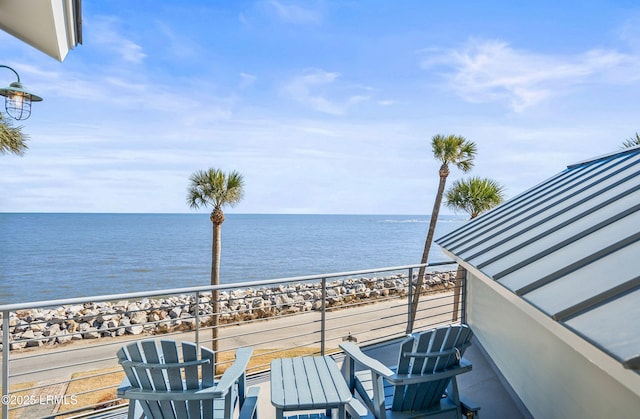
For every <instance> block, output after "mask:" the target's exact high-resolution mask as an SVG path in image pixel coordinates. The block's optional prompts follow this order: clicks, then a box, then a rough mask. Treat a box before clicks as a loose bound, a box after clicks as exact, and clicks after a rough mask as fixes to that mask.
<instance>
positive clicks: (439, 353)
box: [391, 325, 473, 411]
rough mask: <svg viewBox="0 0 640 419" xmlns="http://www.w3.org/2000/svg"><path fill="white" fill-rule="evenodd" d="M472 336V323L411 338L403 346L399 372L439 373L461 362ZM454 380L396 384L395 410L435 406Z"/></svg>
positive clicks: (419, 334)
mask: <svg viewBox="0 0 640 419" xmlns="http://www.w3.org/2000/svg"><path fill="white" fill-rule="evenodd" d="M472 336H473V333H472V332H471V329H469V327H468V326H466V325H453V326H450V327H443V328H437V329H432V330H428V331H425V332H422V333H418V334H416V335H413V336H410V337H408V338H407V339H405V340H404V341H403V342H402V343H401V345H400V354H399V358H398V367H397V374H411V375H426V374H435V373H438V372H441V371H444V370H446V369H448V368H450V367H452V366H455V365H457V364H458V363H459V360H460V357H462V355H463V354H464V351H465V349H466V348H467V347H468V346H469V344H470V341H471V337H472ZM450 381H451V378H446V379H442V380H436V381H431V382H427V383H421V384H409V385H403V386H395V390H394V396H393V402H392V405H391V410H394V411H414V410H417V411H420V410H425V409H428V408H430V407H432V406H435V405H436V404H438V403H440V399H441V397H442V394H443V393H444V391H445V389H446V388H447V385H448V384H449V382H450Z"/></svg>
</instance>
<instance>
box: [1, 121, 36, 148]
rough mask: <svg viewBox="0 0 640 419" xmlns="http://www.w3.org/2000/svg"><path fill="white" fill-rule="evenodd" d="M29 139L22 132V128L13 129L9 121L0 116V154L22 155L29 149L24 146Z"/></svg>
mask: <svg viewBox="0 0 640 419" xmlns="http://www.w3.org/2000/svg"><path fill="white" fill-rule="evenodd" d="M28 139H29V137H28V136H27V135H26V134H24V133H23V132H22V127H21V126H18V127H14V126H13V125H12V124H11V122H10V121H9V120H5V119H4V118H3V117H2V114H0V154H7V153H13V154H16V155H18V156H22V155H24V152H25V151H26V150H27V149H28V148H29V147H28V146H27V144H26V142H27V140H28Z"/></svg>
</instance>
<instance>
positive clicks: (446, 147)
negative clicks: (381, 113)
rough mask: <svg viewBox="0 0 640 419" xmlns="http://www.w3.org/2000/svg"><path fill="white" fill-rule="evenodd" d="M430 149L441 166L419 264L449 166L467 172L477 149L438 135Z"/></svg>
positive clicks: (461, 140)
mask: <svg viewBox="0 0 640 419" xmlns="http://www.w3.org/2000/svg"><path fill="white" fill-rule="evenodd" d="M431 148H432V150H433V156H434V157H435V158H436V160H439V161H440V162H441V163H442V164H441V166H440V170H439V171H438V174H439V176H440V183H439V184H438V192H437V194H436V200H435V202H434V203H433V211H432V212H431V221H430V222H429V231H428V232H427V238H426V240H425V243H424V250H423V252H422V259H421V261H420V263H422V264H425V263H427V261H428V258H429V250H430V249H431V243H432V242H433V235H434V234H435V231H436V223H437V221H438V214H439V212H440V205H441V204H442V196H443V195H444V187H445V184H446V183H447V177H448V176H449V173H450V172H449V165H450V164H451V165H454V166H455V167H457V168H458V169H460V170H462V171H463V172H468V171H469V170H471V168H472V167H473V159H474V158H475V155H476V152H477V147H476V144H475V143H474V142H472V141H468V140H467V139H465V138H464V137H461V136H457V135H448V136H444V135H440V134H438V135H436V136H434V137H433V138H432V139H431ZM424 272H425V268H424V267H421V268H420V269H419V271H418V280H417V282H416V287H415V290H416V291H415V292H414V294H413V300H412V302H411V321H410V322H409V323H408V324H407V333H411V332H412V330H413V322H414V321H415V318H416V311H417V309H418V301H420V293H421V290H422V284H423V283H424Z"/></svg>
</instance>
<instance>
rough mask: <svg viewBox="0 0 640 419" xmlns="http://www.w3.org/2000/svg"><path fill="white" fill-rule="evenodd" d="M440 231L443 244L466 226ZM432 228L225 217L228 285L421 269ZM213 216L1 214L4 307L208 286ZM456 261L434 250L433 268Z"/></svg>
mask: <svg viewBox="0 0 640 419" xmlns="http://www.w3.org/2000/svg"><path fill="white" fill-rule="evenodd" d="M464 222H465V220H464V219H462V218H461V217H453V216H448V217H447V216H444V217H441V219H440V220H439V221H438V225H437V229H436V238H437V237H439V236H440V235H443V234H446V233H448V232H450V231H452V230H453V229H455V228H457V227H459V226H461V225H463V224H464ZM428 223H429V218H428V217H426V216H406V215H281V214H277V215H275V214H274V215H272V214H226V219H225V222H224V224H223V225H222V256H221V268H220V271H221V274H220V282H221V283H232V282H245V281H257V280H265V279H275V278H285V277H291V276H300V275H315V274H321V273H329V272H342V271H353V270H361V269H370V268H382V267H389V266H399V265H407V264H414V263H419V262H420V257H421V255H422V249H423V246H424V240H425V236H426V233H427V229H428ZM211 239H212V225H211V222H210V221H209V215H208V214H49V213H0V304H7V303H20V302H28V301H40V300H50V299H58V298H70V297H82V296H92V295H101V294H113V293H125V292H135V291H149V290H157V289H166V288H181V287H191V286H199V285H207V284H209V282H210V272H211ZM445 260H447V258H446V257H445V255H444V254H443V253H442V251H441V250H440V248H439V247H438V246H437V245H435V244H434V246H433V247H432V249H431V254H430V256H429V261H430V262H432V263H433V262H438V261H445Z"/></svg>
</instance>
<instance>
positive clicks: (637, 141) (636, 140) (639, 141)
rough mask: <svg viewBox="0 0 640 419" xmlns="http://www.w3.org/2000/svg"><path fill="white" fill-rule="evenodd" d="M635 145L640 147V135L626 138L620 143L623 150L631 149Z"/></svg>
mask: <svg viewBox="0 0 640 419" xmlns="http://www.w3.org/2000/svg"><path fill="white" fill-rule="evenodd" d="M637 145H640V134H638V133H637V132H636V136H635V137H631V138H628V139H626V140H624V141H623V143H622V147H623V148H631V147H635V146H637Z"/></svg>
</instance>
